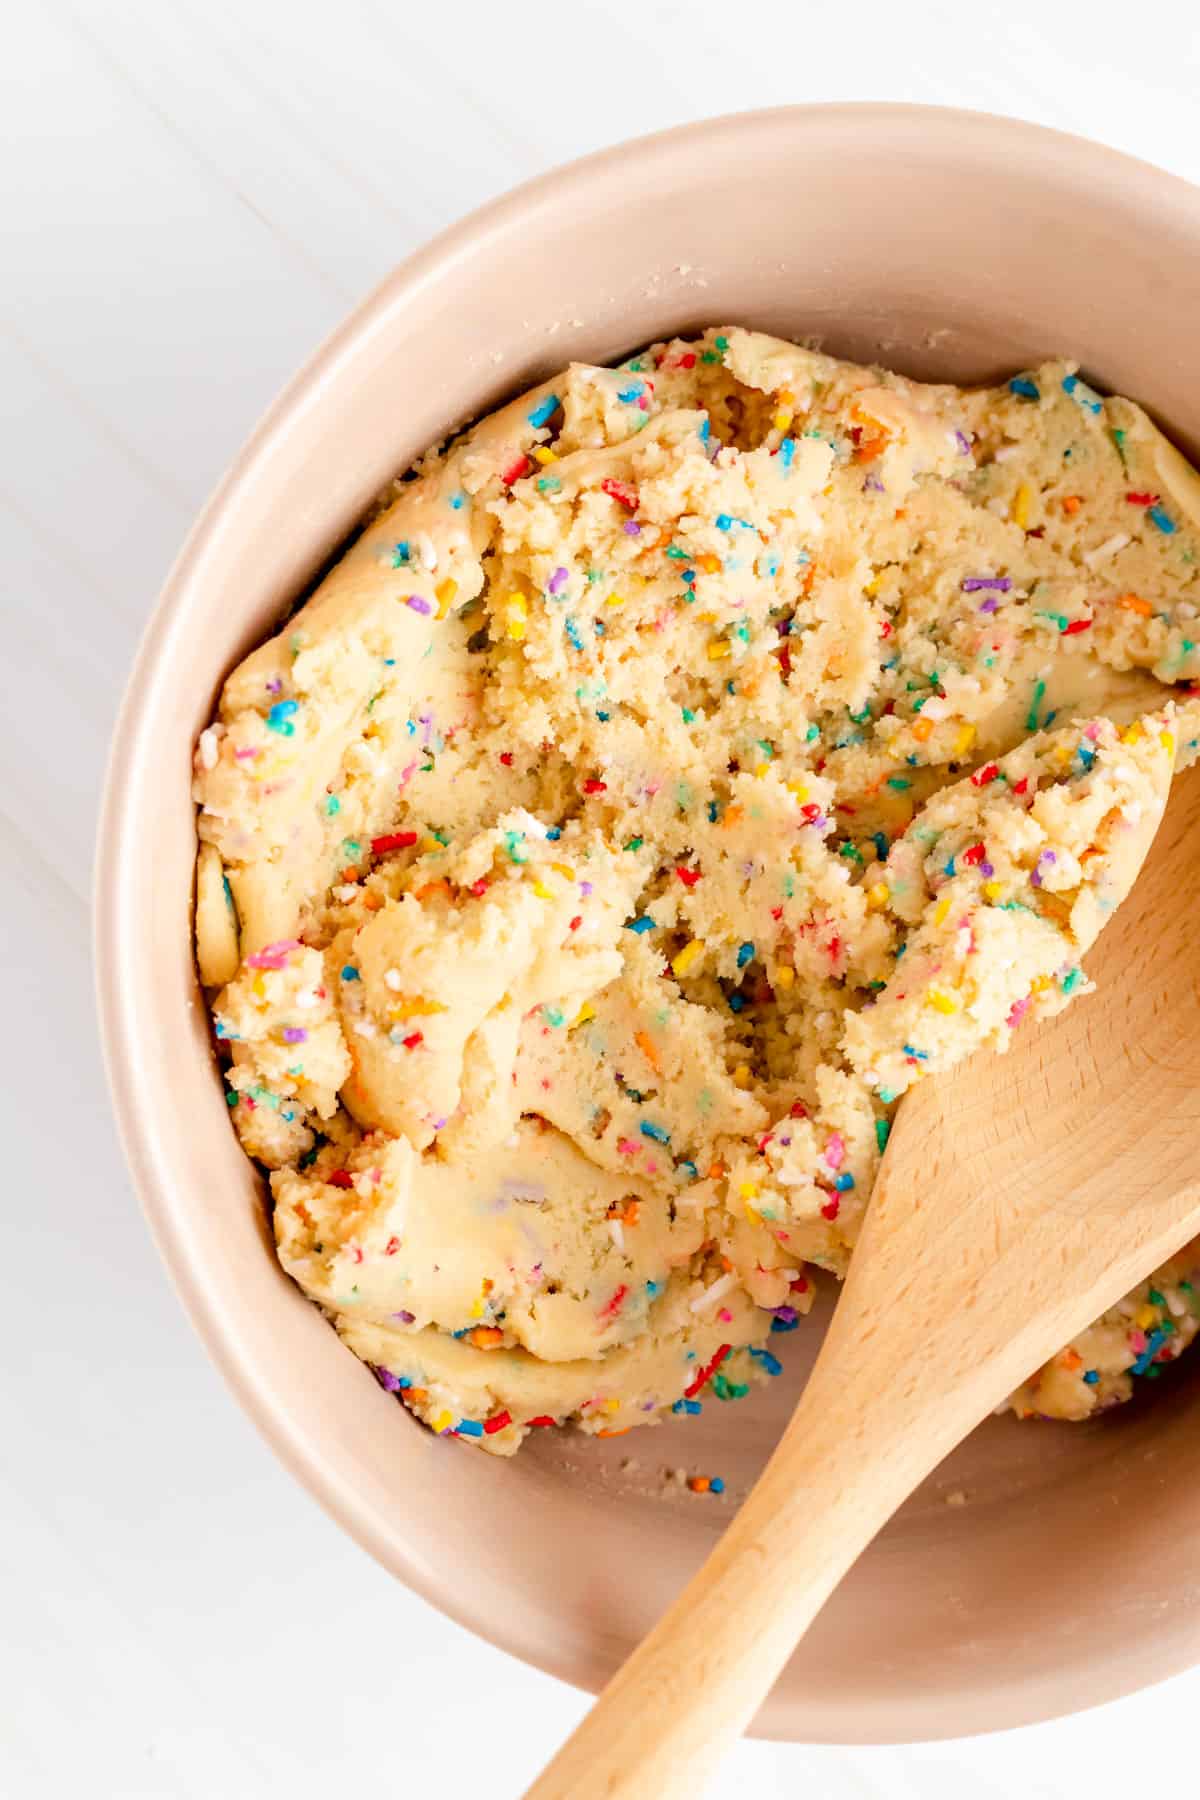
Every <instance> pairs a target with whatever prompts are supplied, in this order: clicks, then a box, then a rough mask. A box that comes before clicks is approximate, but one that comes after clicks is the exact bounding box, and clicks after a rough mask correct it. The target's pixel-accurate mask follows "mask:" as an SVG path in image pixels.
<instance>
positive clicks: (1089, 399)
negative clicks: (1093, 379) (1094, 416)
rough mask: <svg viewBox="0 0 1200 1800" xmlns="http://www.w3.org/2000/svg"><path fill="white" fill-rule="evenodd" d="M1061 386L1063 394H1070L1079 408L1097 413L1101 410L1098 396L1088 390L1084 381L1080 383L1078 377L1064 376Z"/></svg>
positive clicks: (1091, 389) (1101, 403)
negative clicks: (1076, 401)
mask: <svg viewBox="0 0 1200 1800" xmlns="http://www.w3.org/2000/svg"><path fill="white" fill-rule="evenodd" d="M1062 385H1063V393H1064V394H1070V395H1071V396H1072V398H1073V399H1075V400H1078V402H1079V404H1080V406H1082V407H1085V408H1086V409H1087V411H1088V412H1091V413H1098V412H1099V411H1100V410H1101V407H1102V405H1103V402H1102V401H1101V399H1100V396H1099V394H1097V393H1096V392H1095V390H1094V389H1093V388H1090V387H1089V386H1088V384H1087V382H1086V381H1080V379H1079V377H1078V375H1065V376H1064V377H1063V384H1062Z"/></svg>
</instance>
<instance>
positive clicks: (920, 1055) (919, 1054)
mask: <svg viewBox="0 0 1200 1800" xmlns="http://www.w3.org/2000/svg"><path fill="white" fill-rule="evenodd" d="M904 1054H905V1056H915V1057H916V1059H917V1061H918V1062H928V1061H929V1052H928V1050H914V1049H913V1047H912V1045H911V1044H905V1046H904Z"/></svg>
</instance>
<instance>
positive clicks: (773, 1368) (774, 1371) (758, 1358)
mask: <svg viewBox="0 0 1200 1800" xmlns="http://www.w3.org/2000/svg"><path fill="white" fill-rule="evenodd" d="M750 1354H751V1356H752V1357H753V1358H754V1360H755V1362H760V1363H761V1364H762V1366H763V1368H764V1369H765V1370H766V1371H767V1374H768V1375H782V1374H783V1364H782V1363H781V1362H780V1360H779V1358H778V1357H777V1356H772V1355H771V1352H770V1351H769V1350H758V1349H755V1347H754V1346H753V1345H751V1347H750Z"/></svg>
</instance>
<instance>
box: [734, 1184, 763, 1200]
mask: <svg viewBox="0 0 1200 1800" xmlns="http://www.w3.org/2000/svg"><path fill="white" fill-rule="evenodd" d="M738 1193H739V1194H740V1195H741V1197H742V1199H743V1200H757V1198H758V1183H757V1181H741V1182H739V1183H738Z"/></svg>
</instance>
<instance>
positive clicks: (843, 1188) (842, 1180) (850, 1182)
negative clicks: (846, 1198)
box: [833, 1173, 854, 1194]
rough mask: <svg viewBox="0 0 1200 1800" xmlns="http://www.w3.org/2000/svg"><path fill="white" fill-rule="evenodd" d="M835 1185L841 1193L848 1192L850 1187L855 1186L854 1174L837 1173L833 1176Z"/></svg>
mask: <svg viewBox="0 0 1200 1800" xmlns="http://www.w3.org/2000/svg"><path fill="white" fill-rule="evenodd" d="M833 1185H834V1187H835V1188H836V1189H837V1191H838V1193H839V1194H848V1193H849V1191H850V1189H851V1188H852V1187H853V1186H854V1177H853V1175H849V1174H845V1173H843V1174H841V1175H835V1176H834V1178H833Z"/></svg>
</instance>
